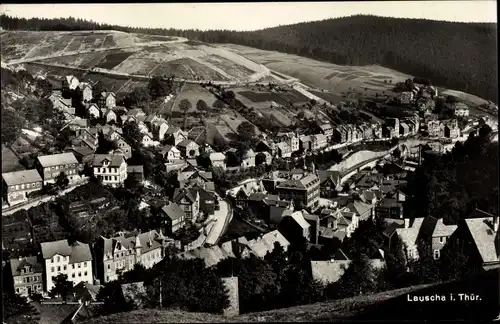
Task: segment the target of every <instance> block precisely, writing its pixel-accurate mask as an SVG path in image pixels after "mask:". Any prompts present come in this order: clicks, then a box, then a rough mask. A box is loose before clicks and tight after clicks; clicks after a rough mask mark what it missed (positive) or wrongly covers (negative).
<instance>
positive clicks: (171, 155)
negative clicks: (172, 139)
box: [161, 145, 181, 162]
mask: <svg viewBox="0 0 500 324" xmlns="http://www.w3.org/2000/svg"><path fill="white" fill-rule="evenodd" d="M161 154H162V155H163V157H164V158H165V159H166V160H167V161H169V162H170V161H174V160H179V159H180V158H181V151H179V150H178V149H177V147H175V146H172V145H166V146H165V147H164V148H163V150H162V151H161Z"/></svg>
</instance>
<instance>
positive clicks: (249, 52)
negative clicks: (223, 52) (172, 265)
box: [220, 44, 410, 93]
mask: <svg viewBox="0 0 500 324" xmlns="http://www.w3.org/2000/svg"><path fill="white" fill-rule="evenodd" d="M220 47H221V48H225V49H228V50H230V51H233V52H235V53H237V54H240V55H242V56H245V57H247V58H248V59H250V60H252V61H255V62H257V63H260V64H263V65H264V66H266V67H267V68H269V69H272V70H274V71H277V72H279V73H283V74H286V75H290V76H292V77H294V78H298V79H300V80H304V82H306V83H308V84H311V85H312V86H314V87H318V88H323V89H328V90H331V91H332V92H335V93H341V92H344V91H346V90H348V89H349V88H350V87H353V88H355V87H360V88H365V87H367V88H372V89H374V90H377V91H381V90H383V89H389V88H391V87H392V85H390V84H389V83H384V80H392V83H393V84H395V83H396V82H400V81H403V80H405V79H406V78H408V77H410V76H408V75H406V74H403V73H400V72H397V71H393V70H390V69H387V68H384V67H381V66H375V65H370V66H348V67H347V66H341V65H336V64H329V63H325V62H320V61H316V60H312V59H308V58H305V57H300V56H297V55H290V54H284V53H279V52H273V51H265V50H259V49H255V48H251V47H246V46H240V45H233V44H227V45H220ZM278 76H279V75H278Z"/></svg>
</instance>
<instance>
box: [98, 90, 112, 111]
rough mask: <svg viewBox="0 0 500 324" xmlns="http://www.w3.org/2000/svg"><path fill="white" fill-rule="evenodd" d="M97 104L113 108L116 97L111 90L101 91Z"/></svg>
mask: <svg viewBox="0 0 500 324" xmlns="http://www.w3.org/2000/svg"><path fill="white" fill-rule="evenodd" d="M99 106H100V107H106V108H108V109H113V108H115V107H116V97H115V94H114V93H113V92H101V96H100V98H99Z"/></svg>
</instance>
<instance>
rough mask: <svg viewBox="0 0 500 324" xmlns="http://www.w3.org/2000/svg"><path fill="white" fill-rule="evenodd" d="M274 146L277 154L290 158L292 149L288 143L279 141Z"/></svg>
mask: <svg viewBox="0 0 500 324" xmlns="http://www.w3.org/2000/svg"><path fill="white" fill-rule="evenodd" d="M276 148H277V151H278V155H279V156H280V157H282V158H290V157H292V149H291V147H290V145H288V144H287V143H286V142H279V143H278V144H276Z"/></svg>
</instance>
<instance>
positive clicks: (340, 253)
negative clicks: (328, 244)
mask: <svg viewBox="0 0 500 324" xmlns="http://www.w3.org/2000/svg"><path fill="white" fill-rule="evenodd" d="M333 258H334V259H335V260H349V258H348V257H347V255H346V254H345V253H344V251H342V249H338V250H337V252H335V256H334V257H333Z"/></svg>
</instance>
